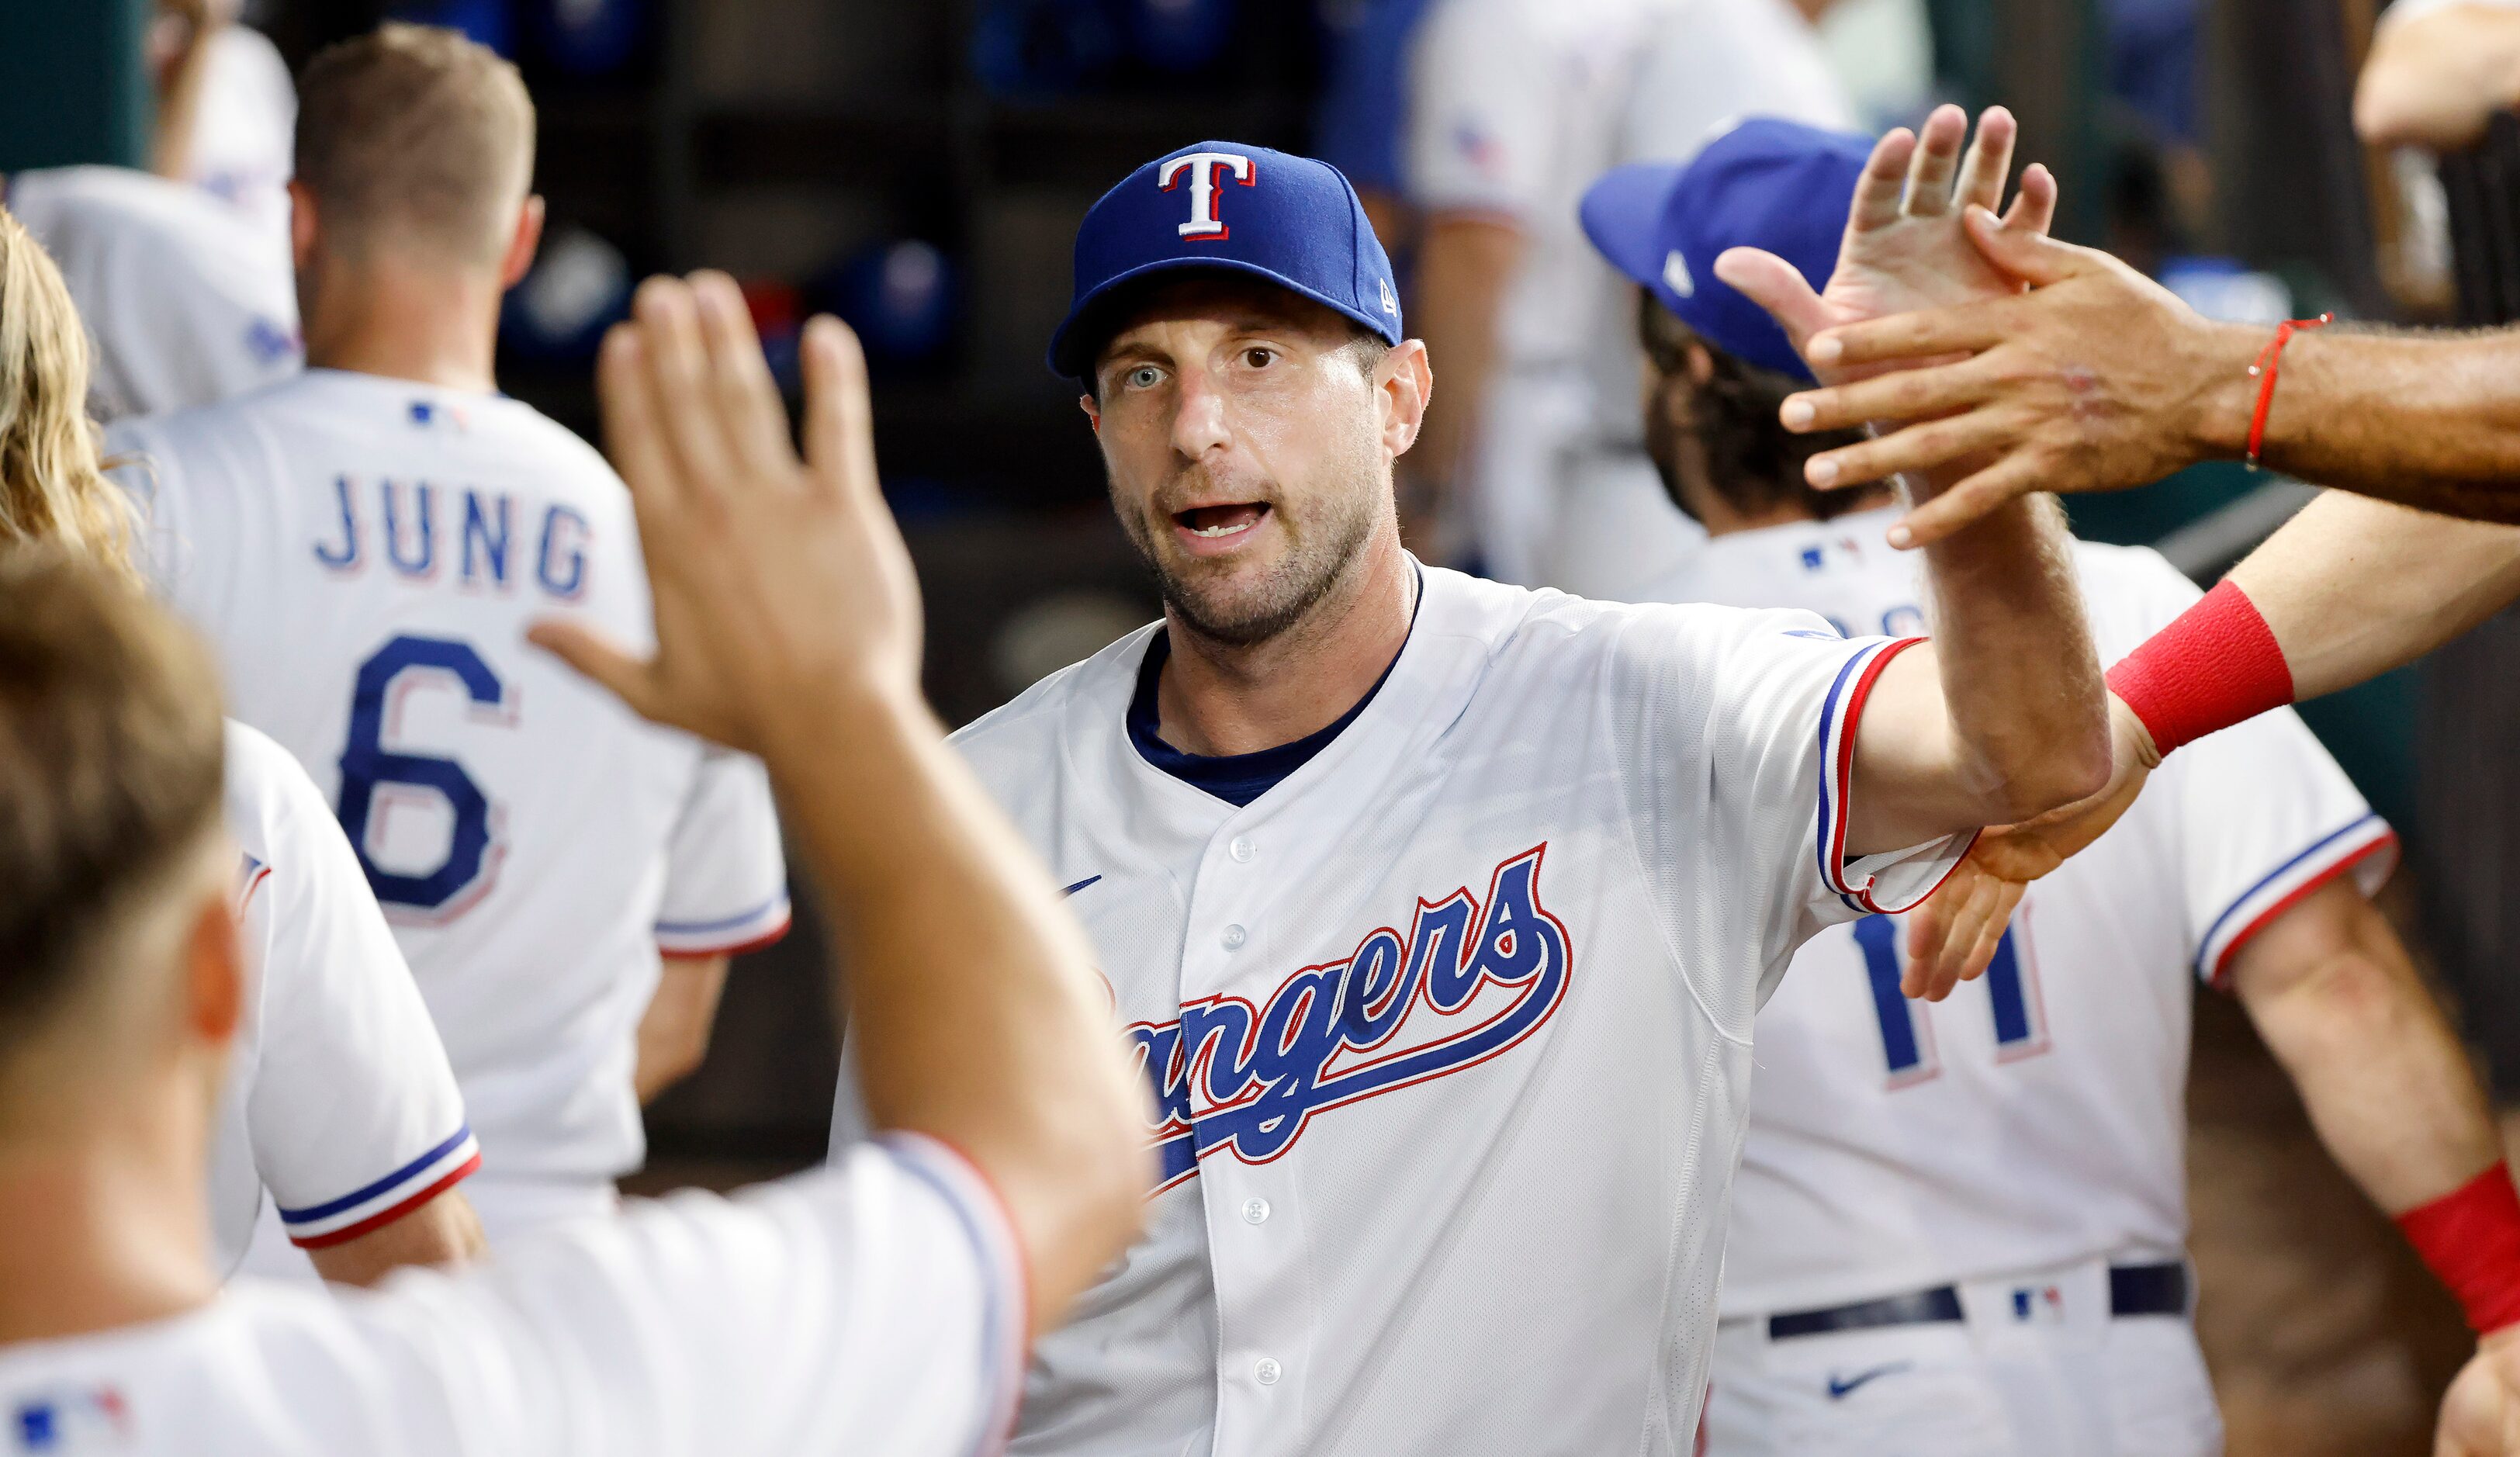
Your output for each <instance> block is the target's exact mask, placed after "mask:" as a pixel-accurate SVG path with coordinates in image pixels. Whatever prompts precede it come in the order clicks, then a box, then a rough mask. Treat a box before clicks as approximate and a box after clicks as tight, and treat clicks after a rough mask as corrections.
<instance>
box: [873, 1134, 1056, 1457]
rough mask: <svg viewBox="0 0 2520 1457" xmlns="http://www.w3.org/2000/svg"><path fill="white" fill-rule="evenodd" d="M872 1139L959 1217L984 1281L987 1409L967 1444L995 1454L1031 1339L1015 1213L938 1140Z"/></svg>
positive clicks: (1010, 1430)
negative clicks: (971, 1442) (974, 1437)
mask: <svg viewBox="0 0 2520 1457" xmlns="http://www.w3.org/2000/svg"><path fill="white" fill-rule="evenodd" d="M876 1142H877V1144H879V1145H880V1146H881V1147H882V1148H883V1149H884V1151H885V1152H886V1153H888V1154H890V1155H891V1156H892V1157H893V1158H894V1160H895V1161H898V1162H899V1163H900V1164H901V1166H902V1167H903V1169H905V1170H906V1171H908V1172H909V1173H910V1174H912V1175H913V1176H914V1177H917V1178H918V1179H920V1180H921V1181H922V1182H924V1183H926V1184H927V1185H928V1186H929V1187H931V1188H933V1189H935V1191H936V1192H937V1193H938V1194H939V1195H941V1196H943V1197H944V1200H945V1202H946V1203H947V1204H948V1205H950V1206H952V1207H953V1208H954V1211H955V1213H956V1214H958V1215H959V1216H960V1217H961V1219H962V1222H963V1230H964V1233H965V1234H966V1235H967V1236H968V1237H969V1239H970V1241H971V1249H972V1252H973V1253H974V1254H975V1255H977V1256H978V1258H979V1262H980V1273H981V1277H982V1279H983V1280H984V1281H985V1282H986V1284H987V1287H988V1310H987V1312H986V1314H985V1316H984V1318H983V1321H982V1326H981V1341H982V1343H983V1344H984V1345H985V1346H986V1348H987V1350H988V1362H989V1364H988V1368H987V1370H986V1371H985V1372H984V1373H983V1375H982V1381H983V1383H984V1389H985V1390H986V1391H987V1392H988V1393H989V1395H988V1407H987V1411H988V1416H987V1418H986V1420H985V1421H984V1422H983V1423H982V1424H981V1427H980V1435H979V1439H978V1440H977V1441H976V1442H975V1443H974V1444H973V1448H972V1450H973V1451H975V1452H979V1453H984V1454H996V1453H999V1452H1003V1451H1005V1450H1006V1446H1007V1442H1008V1441H1009V1440H1010V1439H1011V1438H1012V1436H1013V1434H1014V1425H1015V1407H1016V1405H1017V1403H1019V1402H1020V1401H1021V1400H1022V1398H1023V1377H1024V1354H1025V1351H1026V1350H1027V1349H1028V1348H1029V1347H1030V1345H1031V1339H1030V1331H1031V1326H1032V1311H1031V1304H1032V1296H1031V1292H1032V1281H1031V1278H1030V1276H1029V1274H1028V1273H1027V1272H1026V1269H1025V1264H1024V1254H1023V1242H1022V1241H1021V1240H1020V1239H1019V1238H1017V1236H1016V1234H1015V1227H1014V1220H1013V1218H1012V1215H1010V1214H1009V1213H1008V1211H1007V1207H1006V1202H1005V1201H1004V1200H1003V1199H1001V1198H1000V1197H999V1195H998V1191H997V1188H996V1186H994V1185H992V1184H991V1183H990V1182H989V1178H988V1175H987V1174H984V1173H982V1172H981V1171H980V1169H979V1166H978V1165H977V1164H974V1163H973V1162H971V1161H970V1160H968V1159H967V1158H965V1157H964V1156H963V1154H962V1153H961V1152H960V1151H959V1150H957V1149H955V1148H954V1147H953V1146H951V1145H950V1144H947V1143H945V1142H943V1141H942V1140H939V1139H935V1138H930V1137H928V1136H927V1135H925V1134H922V1133H909V1132H892V1133H886V1134H883V1135H881V1136H879V1137H878V1138H877V1140H876Z"/></svg>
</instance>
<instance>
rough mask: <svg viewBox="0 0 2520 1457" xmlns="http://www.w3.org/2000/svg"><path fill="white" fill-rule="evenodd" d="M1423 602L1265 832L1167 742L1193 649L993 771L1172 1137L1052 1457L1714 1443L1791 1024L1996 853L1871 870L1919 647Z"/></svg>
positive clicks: (1702, 621) (844, 1113) (1502, 592)
mask: <svg viewBox="0 0 2520 1457" xmlns="http://www.w3.org/2000/svg"><path fill="white" fill-rule="evenodd" d="M1421 581H1422V584H1423V587H1422V594H1421V601H1420V602H1419V605H1418V614H1417V620H1416V623H1415V625H1414V626H1413V628H1412V629H1411V632H1410V636H1409V640H1408V643H1407V646H1406V647H1405V648H1404V649H1403V650H1402V651H1401V653H1400V656H1399V658H1398V660H1396V661H1395V662H1394V663H1393V665H1392V667H1391V670H1390V673H1389V675H1388V677H1386V678H1385V679H1384V681H1383V683H1382V685H1381V687H1380V688H1379V690H1378V691H1376V692H1375V693H1374V694H1373V695H1372V696H1371V698H1370V699H1369V700H1368V701H1367V702H1365V703H1364V705H1363V706H1361V708H1360V709H1359V710H1358V711H1357V712H1356V713H1355V714H1354V715H1353V716H1352V718H1351V719H1350V720H1349V721H1347V722H1346V723H1345V724H1344V725H1343V726H1341V727H1339V728H1338V730H1337V732H1336V733H1335V735H1334V736H1333V737H1331V738H1330V740H1329V742H1328V744H1327V746H1326V747H1320V748H1319V749H1318V751H1317V752H1314V753H1313V754H1312V756H1311V757H1310V758H1309V759H1308V760H1306V761H1305V762H1304V763H1303V764H1302V766H1301V767H1300V768H1296V769H1295V770H1294V771H1293V772H1292V773H1290V774H1288V775H1286V777H1284V778H1283V780H1281V781H1279V782H1278V783H1276V784H1275V785H1274V787H1271V788H1269V789H1267V790H1266V791H1265V792H1263V793H1260V794H1258V796H1257V797H1256V798H1252V799H1251V800H1250V801H1249V803H1248V804H1247V805H1245V806H1243V807H1240V808H1237V807H1236V805H1235V804H1233V803H1231V802H1228V801H1227V800H1226V799H1224V798H1220V797H1216V796H1214V795H1211V794H1209V793H1208V792H1206V791H1205V790H1202V789H1199V788H1194V787H1193V786H1192V785H1191V784H1189V783H1186V782H1185V781H1183V780H1182V779H1179V778H1175V777H1173V776H1172V775H1171V774H1169V773H1167V772H1165V771H1163V770H1161V769H1158V768H1157V767H1155V765H1154V763H1153V762H1152V761H1151V760H1150V758H1149V755H1150V754H1154V755H1156V756H1158V757H1160V756H1161V752H1162V751H1161V745H1160V740H1156V741H1153V744H1152V745H1151V746H1147V747H1142V745H1141V743H1140V740H1139V737H1138V736H1137V735H1136V734H1133V732H1132V730H1131V728H1130V726H1129V723H1128V719H1129V718H1130V716H1131V712H1132V706H1133V704H1137V703H1139V702H1140V695H1141V693H1142V692H1143V693H1144V694H1145V700H1144V702H1145V703H1147V704H1151V689H1152V683H1151V681H1150V680H1149V681H1148V682H1146V683H1145V684H1143V685H1142V683H1141V676H1142V666H1143V664H1145V663H1146V661H1147V660H1148V652H1149V646H1150V642H1151V640H1152V638H1153V636H1154V632H1155V629H1152V628H1149V629H1146V630H1142V631H1139V632H1136V633H1132V634H1131V635H1130V636H1128V637H1127V638H1125V639H1123V640H1121V641H1120V642H1119V643H1116V644H1114V645H1113V646H1111V647H1110V648H1108V649H1105V650H1104V651H1103V652H1102V653H1100V654H1098V655H1096V656H1095V657H1094V658H1092V659H1090V660H1087V661H1085V662H1082V663H1079V664H1077V665H1075V666H1074V667H1071V668H1068V669H1066V670H1064V671H1062V672H1060V673H1057V674H1055V675H1053V676H1052V677H1051V678H1049V679H1046V680H1044V682H1042V683H1041V684H1039V685H1037V686H1035V687H1034V688H1033V689H1032V690H1030V691H1029V692H1027V693H1026V694H1024V695H1023V696H1022V697H1021V698H1019V699H1017V700H1015V701H1014V702H1013V703H1012V704H1010V705H1008V706H1006V707H1004V708H1001V709H1000V710H998V711H997V712H995V713H993V714H991V715H989V716H988V717H986V718H984V719H981V720H980V721H979V722H977V723H975V724H973V725H972V726H970V727H969V728H967V729H965V730H964V731H963V732H962V733H961V734H960V735H958V736H957V738H956V743H957V744H958V746H959V747H960V748H961V750H962V751H963V752H964V753H965V754H967V756H968V758H969V760H970V762H971V764H972V765H973V767H974V768H975V769H976V770H977V772H978V773H979V775H980V777H981V778H982V780H983V781H984V782H985V783H986V784H987V785H988V786H989V788H990V790H991V791H992V792H993V793H994V795H995V796H996V797H997V798H998V800H999V802H1000V803H1001V804H1003V805H1004V806H1005V807H1006V808H1007V810H1008V811H1009V812H1010V813H1011V814H1012V817H1013V819H1014V822H1015V824H1016V825H1017V826H1018V827H1020V829H1021V830H1022V832H1023V833H1024V835H1025V837H1026V839H1027V840H1029V841H1030V842H1031V843H1032V845H1033V847H1034V848H1035V849H1036V850H1038V851H1039V852H1040V853H1041V854H1042V856H1043V857H1044V858H1045V859H1047V860H1048V861H1049V862H1050V864H1051V866H1052V867H1053V870H1054V872H1055V873H1056V874H1057V877H1058V878H1059V879H1060V880H1061V881H1062V882H1063V883H1069V888H1070V891H1071V895H1070V898H1069V904H1070V905H1071V906H1072V907H1073V908H1074V910H1075V912H1076V914H1077V915H1078V916H1079V917H1080V918H1081V919H1082V920H1083V922H1084V924H1085V927H1086V929H1087V931H1088V932H1089V933H1090V934H1091V935H1092V937H1093V940H1094V944H1095V946H1096V947H1097V949H1098V951H1099V952H1100V955H1101V965H1102V972H1103V974H1104V976H1105V977H1106V978H1107V979H1109V981H1110V983H1111V986H1112V989H1113V995H1114V998H1115V1002H1116V1012H1117V1016H1118V1018H1119V1020H1120V1022H1121V1023H1122V1024H1124V1025H1125V1026H1126V1027H1127V1029H1128V1035H1129V1037H1130V1038H1131V1040H1132V1042H1133V1043H1134V1045H1135V1046H1136V1048H1137V1050H1138V1054H1139V1062H1140V1065H1141V1067H1142V1068H1143V1069H1144V1070H1145V1071H1146V1073H1147V1074H1148V1077H1149V1079H1150V1081H1151V1082H1152V1084H1153V1086H1154V1090H1155V1102H1154V1105H1153V1107H1154V1109H1155V1114H1154V1116H1155V1117H1156V1118H1158V1119H1159V1121H1157V1122H1156V1123H1155V1124H1154V1125H1153V1126H1151V1127H1150V1128H1149V1129H1148V1140H1149V1142H1150V1143H1151V1144H1152V1145H1153V1147H1154V1148H1155V1149H1156V1151H1157V1153H1158V1155H1159V1160H1160V1163H1161V1169H1162V1172H1161V1179H1162V1183H1161V1185H1160V1187H1159V1188H1158V1190H1157V1191H1156V1193H1155V1195H1154V1198H1153V1203H1152V1206H1151V1207H1150V1209H1149V1216H1150V1228H1149V1230H1148V1234H1147V1235H1146V1237H1145V1238H1144V1239H1143V1240H1142V1241H1141V1242H1140V1243H1139V1244H1138V1245H1137V1247H1136V1248H1135V1249H1133V1250H1132V1251H1131V1252H1129V1254H1128V1255H1127V1257H1126V1258H1125V1260H1124V1261H1123V1262H1122V1263H1121V1264H1120V1265H1119V1266H1118V1267H1117V1269H1116V1270H1115V1271H1114V1272H1113V1273H1112V1274H1111V1275H1110V1276H1109V1278H1107V1279H1106V1280H1105V1281H1104V1282H1103V1283H1102V1285H1101V1286H1100V1287H1098V1288H1097V1289H1096V1290H1094V1291H1093V1292H1092V1293H1090V1294H1089V1295H1088V1296H1087V1297H1086V1298H1085V1299H1084V1301H1083V1303H1082V1305H1081V1306H1080V1308H1079V1309H1078V1311H1077V1312H1076V1314H1075V1317H1074V1318H1073V1319H1072V1320H1071V1321H1070V1322H1069V1324H1068V1325H1067V1326H1066V1327H1065V1328H1064V1329H1062V1330H1060V1331H1057V1332H1055V1333H1053V1334H1052V1335H1050V1336H1048V1337H1046V1338H1044V1339H1043V1340H1042V1341H1041V1342H1040V1343H1037V1345H1036V1347H1035V1360H1034V1367H1033V1373H1032V1378H1031V1381H1030V1384H1029V1387H1028V1389H1027V1392H1026V1396H1025V1403H1024V1419H1023V1420H1024V1430H1023V1433H1022V1434H1020V1435H1019V1436H1018V1438H1017V1441H1016V1450H1017V1451H1020V1452H1026V1453H1050V1452H1058V1453H1093V1454H1095V1457H1134V1454H1155V1453H1161V1454H1164V1457H1178V1454H1182V1453H1205V1452H1211V1451H1212V1452H1214V1453H1216V1454H1219V1457H1260V1454H1274V1453H1287V1454H1293V1453H1304V1454H1315V1457H1335V1454H1342V1453H1358V1454H1364V1453H1372V1454H1375V1457H1393V1454H1405V1453H1444V1454H1448V1457H1462V1454H1477V1453H1499V1454H1527V1453H1533V1452H1585V1453H1593V1452H1612V1451H1618V1452H1643V1453H1669V1452H1676V1451H1680V1450H1684V1449H1685V1448H1686V1444H1687V1441H1688V1435H1689V1434H1690V1432H1691V1430H1692V1429H1693V1427H1694V1425H1695V1423H1696V1412H1697V1402H1698V1397H1699V1393H1700V1392H1701V1391H1702V1390H1703V1389H1704V1383H1705V1362H1706V1353H1707V1345H1708V1342H1709V1340H1710V1338H1711V1334H1712V1331H1713V1328H1714V1318H1715V1307H1714V1299H1715V1284H1716V1271H1717V1265H1718V1262H1719V1257H1720V1254H1721V1251H1722V1247H1723V1228H1724V1208H1725V1192H1726V1189H1727V1187H1728V1186H1729V1184H1730V1183H1731V1179H1732V1172H1733V1163H1734V1160H1735V1156H1736V1150H1737V1146H1738V1140H1739V1137H1740V1130H1741V1124H1742V1117H1743V1114H1744V1110H1745V1104H1744V1100H1745V1098H1746V1096H1747V1092H1748V1086H1747V1084H1748V1078H1749V1071H1750V1046H1749V1032H1750V1019H1751V1014H1752V1012H1753V1011H1754V1010H1755V1008H1756V1007H1757V1005H1758V1002H1759V1000H1760V998H1761V997H1762V996H1763V995H1764V993H1765V991H1766V989H1767V988H1768V986H1769V985H1770V984H1771V983H1772V982H1773V981H1774V979H1775V978H1776V977H1777V976H1778V975H1779V974H1780V973H1781V972H1782V971H1783V969H1784V966H1785V963H1786V961H1787V959H1788V958H1789V957H1790V956H1791V954H1792V952H1793V949H1794V948H1795V947H1796V946H1798V945H1799V944H1801V942H1802V941H1803V940H1804V939H1805V938H1806V937H1808V936H1809V935H1811V934H1812V933H1814V932H1815V931H1817V930H1818V929H1819V928H1821V927H1822V926H1824V925H1827V924H1830V923H1832V922H1836V921H1841V920H1845V919H1847V918H1849V917H1851V916H1855V915H1858V914H1861V913H1862V912H1863V910H1864V908H1865V907H1867V906H1868V905H1882V906H1904V905H1906V904H1908V903H1910V902H1911V901H1912V900H1913V899H1914V898H1916V897H1918V896H1920V895H1921V894H1922V893H1924V892H1925V891H1926V890H1927V889H1928V888H1930V887H1931V886H1932V885H1933V884H1935V883H1936V882H1937V881H1938V880H1939V879H1940V877H1941V876H1942V875H1943V874H1944V873H1945V872H1946V871H1947V870H1948V869H1949V867H1950V866H1951V864H1952V863H1953V861H1954V859H1955V858H1956V856H1957V855H1958V852H1959V850H1960V848H1961V846H1962V845H1963V844H1964V843H1965V842H1966V841H1965V838H1961V839H1957V840H1953V841H1948V842H1938V843H1936V844H1934V845H1931V846H1925V847H1921V848H1918V849H1915V850H1912V851H1905V852H1899V853H1893V854H1887V855H1881V856H1875V857H1871V858H1868V859H1864V860H1859V861H1853V862H1848V861H1845V860H1844V859H1843V857H1842V854H1841V851H1842V848H1843V844H1844V834H1845V814H1844V811H1845V803H1846V800H1845V782H1846V774H1847V764H1848V760H1849V758H1850V756H1851V754H1852V746H1853V742H1854V726H1855V724H1856V721H1857V720H1858V718H1859V717H1860V715H1861V714H1862V712H1863V709H1864V703H1865V697H1866V694H1867V693H1868V691H1869V688H1870V685H1871V683H1872V681H1873V678H1874V675H1875V674H1876V673H1877V672H1878V670H1879V669H1880V667H1881V666H1882V665H1883V664H1884V663H1885V662H1887V661H1888V660H1889V659H1890V657H1892V656H1894V655H1895V654H1896V653H1897V652H1898V651H1900V649H1901V647H1902V645H1901V644H1898V643H1894V642H1891V641H1890V640H1887V639H1882V638H1865V639H1859V640H1855V641H1846V640H1842V639H1840V638H1838V637H1837V636H1835V635H1834V634H1831V633H1829V632H1827V631H1825V630H1824V629H1823V627H1822V626H1821V624H1820V622H1819V620H1818V619H1817V618H1814V617H1813V616H1811V615H1808V614H1804V613H1737V612H1733V611H1729V610H1725V609H1717V608H1671V607H1643V608H1632V607H1622V606H1613V605H1607V604H1600V603H1593V602H1585V601H1582V600H1579V599H1575V598H1571V597H1566V596H1563V595H1561V594H1558V593H1554V592H1539V593H1534V592H1526V591H1523V590H1520V589H1518V588H1512V587H1506V586H1501V585H1498V584H1497V583H1494V582H1489V581H1483V580H1480V579H1477V578H1473V577H1468V576H1463V575H1461V574H1459V573H1456V572H1450V571H1441V570H1427V571H1424V572H1423V573H1422V575H1421ZM1273 752H1277V751H1273ZM854 1121H855V1118H854V1114H853V1110H851V1109H849V1108H847V1107H843V1108H842V1110H841V1114H840V1117H839V1119H838V1122H839V1126H840V1128H841V1129H842V1130H843V1131H842V1134H841V1136H842V1137H843V1138H845V1137H846V1131H845V1130H847V1129H848V1128H849V1127H850V1126H851V1124H852V1123H853V1122H854Z"/></svg>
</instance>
